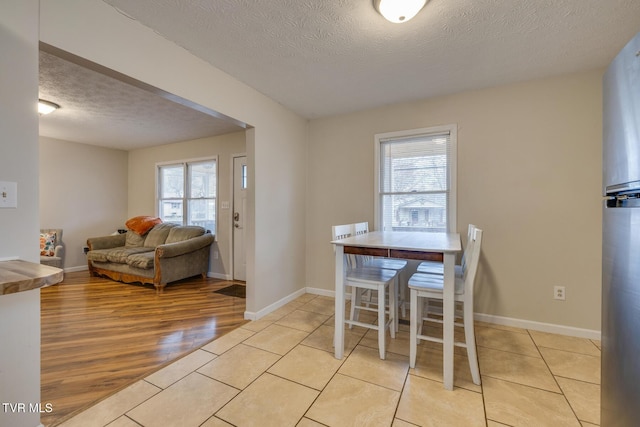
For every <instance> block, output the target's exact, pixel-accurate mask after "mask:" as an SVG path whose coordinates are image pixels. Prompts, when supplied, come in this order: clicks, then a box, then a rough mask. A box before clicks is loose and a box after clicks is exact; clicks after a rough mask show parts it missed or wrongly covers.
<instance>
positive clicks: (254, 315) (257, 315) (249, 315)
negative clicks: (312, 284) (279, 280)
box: [244, 288, 307, 320]
mask: <svg viewBox="0 0 640 427" xmlns="http://www.w3.org/2000/svg"><path fill="white" fill-rule="evenodd" d="M306 293H307V292H306V289H305V288H302V289H298V290H297V291H295V292H294V293H292V294H289V295H287V296H286V297H284V298H282V299H280V300H278V301H276V302H274V303H273V304H271V305H268V306H267V307H265V308H263V309H262V310H260V311H257V312H255V311H245V312H244V318H245V319H247V320H259V319H261V318H263V317H264V316H266V315H267V314H269V313H271V312H273V311H276V310H277V309H279V308H280V307H282V306H283V305H285V304H287V303H290V302H291V301H293V300H294V299H296V298H298V297H299V296H301V295H304V294H306Z"/></svg>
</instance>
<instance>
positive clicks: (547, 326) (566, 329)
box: [474, 313, 601, 340]
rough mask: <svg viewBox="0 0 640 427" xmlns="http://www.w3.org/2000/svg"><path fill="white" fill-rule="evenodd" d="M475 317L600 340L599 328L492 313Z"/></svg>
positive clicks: (506, 324) (478, 314)
mask: <svg viewBox="0 0 640 427" xmlns="http://www.w3.org/2000/svg"><path fill="white" fill-rule="evenodd" d="M474 319H475V320H478V321H481V322H487V323H493V324H495V325H503V326H512V327H515V328H522V329H531V330H533V331H539V332H549V333H552V334H559V335H567V336H571V337H577V338H587V339H591V340H600V339H601V333H600V331H597V330H592V329H582V328H576V327H573V326H565V325H556V324H553V323H543V322H536V321H533V320H524V319H514V318H511V317H502V316H495V315H492V314H484V313H476V314H475V315H474Z"/></svg>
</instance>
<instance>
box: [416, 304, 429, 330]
mask: <svg viewBox="0 0 640 427" xmlns="http://www.w3.org/2000/svg"><path fill="white" fill-rule="evenodd" d="M418 298H419V297H418ZM425 304H426V306H427V310H426V311H425V309H424V306H425ZM425 312H426V313H427V314H426V315H427V316H428V315H429V298H424V299H422V298H419V301H418V305H417V307H416V315H417V316H418V320H417V327H418V330H417V334H418V335H422V325H424V320H423V318H424V316H425V314H424V313H425Z"/></svg>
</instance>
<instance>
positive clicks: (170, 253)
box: [156, 233, 214, 258]
mask: <svg viewBox="0 0 640 427" xmlns="http://www.w3.org/2000/svg"><path fill="white" fill-rule="evenodd" d="M213 240H214V237H213V234H210V233H207V234H203V235H202V236H198V237H193V238H191V239H187V240H183V241H182V242H175V243H167V244H164V245H158V246H157V247H156V257H157V258H173V257H177V256H180V255H184V254H188V253H191V252H195V251H197V250H198V249H202V248H204V247H206V246H209V245H211V244H212V243H213Z"/></svg>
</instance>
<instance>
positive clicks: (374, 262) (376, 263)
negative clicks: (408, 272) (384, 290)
mask: <svg viewBox="0 0 640 427" xmlns="http://www.w3.org/2000/svg"><path fill="white" fill-rule="evenodd" d="M364 266H365V267H373V268H386V269H389V270H402V269H403V268H405V267H406V266H407V261H403V260H400V259H388V258H373V259H370V260H369V261H367V262H366V263H365V264H364Z"/></svg>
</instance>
